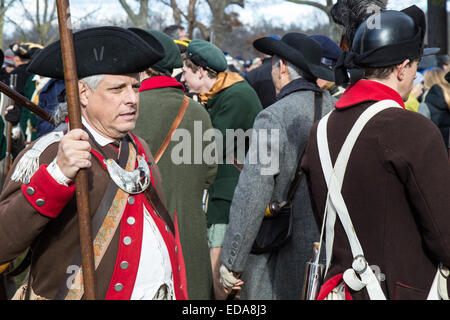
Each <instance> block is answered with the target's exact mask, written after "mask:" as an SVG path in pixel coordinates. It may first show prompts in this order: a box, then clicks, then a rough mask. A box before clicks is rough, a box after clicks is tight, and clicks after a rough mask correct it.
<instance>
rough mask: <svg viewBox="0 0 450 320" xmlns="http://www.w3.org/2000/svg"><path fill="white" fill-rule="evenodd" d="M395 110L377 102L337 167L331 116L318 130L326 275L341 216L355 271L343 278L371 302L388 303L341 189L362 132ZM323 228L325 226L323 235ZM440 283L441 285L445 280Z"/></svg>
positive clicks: (361, 119) (432, 295)
mask: <svg viewBox="0 0 450 320" xmlns="http://www.w3.org/2000/svg"><path fill="white" fill-rule="evenodd" d="M392 107H395V108H401V106H400V105H399V104H398V103H397V102H395V101H393V100H383V101H380V102H378V103H375V104H374V105H372V106H371V107H369V108H368V109H366V110H365V111H364V112H363V113H362V114H361V116H360V117H359V119H358V120H357V121H356V123H355V124H354V126H353V128H352V130H351V131H350V133H349V135H348V136H347V139H346V140H345V142H344V144H343V146H342V149H341V151H340V153H339V155H338V157H337V160H336V163H335V166H334V167H333V165H332V162H331V157H330V151H329V148H328V137H327V124H328V119H329V117H330V114H331V113H329V114H328V115H326V116H325V117H324V118H323V119H322V120H321V121H320V122H319V125H318V129H317V144H318V148H319V156H320V161H321V165H322V170H323V174H324V177H325V181H326V183H327V186H328V195H327V203H326V205H325V212H324V222H323V223H324V225H326V239H325V240H326V241H325V242H326V259H327V266H326V271H325V275H326V273H327V272H328V268H329V266H330V263H331V254H332V249H333V242H334V225H335V222H336V216H338V217H339V219H340V220H341V223H342V225H343V227H344V231H345V233H346V235H347V238H348V240H349V243H350V248H351V251H352V255H353V258H354V261H353V263H352V268H349V269H347V270H346V271H345V272H344V276H343V279H344V281H345V283H346V284H347V285H348V286H349V287H350V288H351V289H352V290H355V291H360V290H362V289H363V288H366V289H367V292H368V294H369V297H370V299H371V300H386V297H385V295H384V293H383V291H382V289H381V286H380V283H379V281H378V279H377V277H376V276H375V274H374V272H373V270H372V268H370V266H369V264H368V262H367V261H366V259H365V257H364V252H363V249H362V247H361V244H360V242H359V240H358V237H357V236H356V231H355V228H354V227H353V224H352V221H351V219H350V215H349V212H348V209H347V206H346V204H345V201H344V198H343V197H342V194H341V189H342V184H343V181H344V176H345V171H346V169H347V163H348V160H349V158H350V154H351V152H352V150H353V146H354V145H355V143H356V140H357V139H358V137H359V135H360V133H361V131H362V130H363V128H364V127H365V125H366V124H367V122H368V121H369V120H370V119H371V118H372V117H374V116H375V115H377V114H378V113H379V112H381V111H383V110H386V109H387V108H392ZM324 225H323V226H322V234H323V229H324ZM320 242H321V243H322V235H321V238H320ZM358 275H359V277H358ZM439 277H440V272H439V270H438V273H437V275H436V278H435V281H434V282H433V286H432V288H431V291H430V295H429V296H428V299H440V296H439V294H438V290H437V288H438V283H439V281H438V278H439ZM440 283H442V281H441V282H440Z"/></svg>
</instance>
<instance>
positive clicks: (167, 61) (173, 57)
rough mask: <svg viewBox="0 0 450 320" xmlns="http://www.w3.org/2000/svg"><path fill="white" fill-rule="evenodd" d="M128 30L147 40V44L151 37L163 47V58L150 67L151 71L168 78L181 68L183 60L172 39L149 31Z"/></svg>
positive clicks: (161, 33)
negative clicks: (174, 70) (165, 75)
mask: <svg viewBox="0 0 450 320" xmlns="http://www.w3.org/2000/svg"><path fill="white" fill-rule="evenodd" d="M130 30H131V31H133V32H135V33H137V34H138V35H139V36H140V37H141V38H143V39H144V40H147V41H148V42H151V40H152V37H151V36H153V37H154V38H156V39H157V40H158V41H159V42H160V43H161V45H162V46H163V48H164V51H165V55H164V58H163V59H162V60H159V61H158V62H157V63H155V64H154V65H152V66H151V68H152V69H154V70H156V71H159V72H162V73H165V74H167V75H168V76H170V75H172V72H173V69H177V68H182V67H183V59H182V58H181V54H180V50H179V49H178V46H177V45H176V44H175V42H174V41H173V39H172V38H171V37H169V36H168V35H167V34H165V33H163V32H161V31H157V30H151V29H145V30H142V29H137V28H130ZM148 34H150V35H151V36H148Z"/></svg>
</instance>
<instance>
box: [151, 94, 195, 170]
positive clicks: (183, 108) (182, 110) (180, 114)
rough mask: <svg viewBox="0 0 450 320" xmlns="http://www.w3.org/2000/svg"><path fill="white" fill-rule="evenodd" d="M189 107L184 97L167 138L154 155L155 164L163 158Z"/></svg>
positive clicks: (186, 98)
mask: <svg viewBox="0 0 450 320" xmlns="http://www.w3.org/2000/svg"><path fill="white" fill-rule="evenodd" d="M188 105H189V98H188V97H187V96H186V95H185V96H184V97H183V103H182V104H181V108H180V111H178V114H177V117H176V118H175V120H174V121H173V123H172V127H171V128H170V130H169V132H168V133H167V136H166V137H165V139H164V140H163V143H162V144H161V146H160V147H159V150H158V152H156V155H155V163H158V162H159V160H160V159H161V157H162V156H163V154H164V152H165V151H166V149H167V147H168V146H169V143H170V141H171V139H172V135H173V133H174V132H175V130H176V129H177V128H178V126H179V125H180V123H181V120H183V117H184V114H185V113H186V109H187V107H188Z"/></svg>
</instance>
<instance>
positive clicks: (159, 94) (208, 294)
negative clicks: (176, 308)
mask: <svg viewBox="0 0 450 320" xmlns="http://www.w3.org/2000/svg"><path fill="white" fill-rule="evenodd" d="M182 101H183V91H182V90H181V89H180V88H177V87H164V88H158V89H150V90H146V91H142V92H141V93H140V108H139V119H138V121H137V123H136V129H135V130H134V131H133V132H134V133H135V134H137V135H138V136H140V137H142V138H144V139H145V141H146V142H147V143H148V145H149V146H150V150H151V152H152V153H153V155H155V154H156V152H157V150H158V149H159V147H160V146H161V144H162V142H163V140H164V138H165V137H166V135H167V133H168V132H169V129H170V127H171V126H172V123H173V121H174V120H175V117H176V116H177V114H178V111H179V109H180V107H181V104H182ZM194 123H195V124H196V127H197V130H199V131H198V132H199V134H200V138H198V137H195V141H194ZM211 128H212V125H211V120H210V118H209V115H208V113H207V112H206V110H205V108H204V107H203V106H202V105H200V104H199V103H197V102H195V101H193V100H190V103H189V106H188V108H187V110H186V114H185V116H184V118H183V120H182V121H181V123H180V125H179V127H178V129H177V131H176V132H175V134H174V136H173V138H172V140H174V139H175V138H177V136H178V133H180V135H181V137H180V136H178V138H179V140H177V141H172V142H171V143H170V144H169V146H168V148H167V149H166V151H165V153H164V155H163V156H162V158H161V160H160V161H159V163H158V167H159V170H160V173H161V177H162V186H163V192H164V195H165V198H166V200H167V206H168V209H169V212H170V214H171V216H172V218H174V213H175V210H176V213H177V220H178V228H179V232H180V241H181V245H182V250H183V256H184V261H185V264H186V277H187V286H188V288H187V289H188V296H189V299H196V300H206V299H212V298H213V282H212V274H211V262H210V257H209V247H208V242H207V235H206V216H205V213H204V212H203V208H202V198H203V192H204V190H205V189H208V188H209V187H210V186H211V184H212V183H213V181H214V178H215V175H216V171H217V165H216V164H212V165H207V164H205V163H203V161H200V164H194V160H195V159H194V152H195V150H196V149H195V148H201V150H203V149H204V147H205V145H207V144H208V142H203V141H202V136H203V132H204V131H205V130H208V129H211ZM178 138H177V139H178ZM195 143H197V145H195ZM209 143H210V142H209ZM182 146H186V148H185V149H183V150H181V151H180V147H182ZM189 146H191V150H188V149H189ZM197 150H198V149H197ZM183 152H184V154H183ZM189 152H190V153H191V156H190V157H189ZM172 153H173V157H172ZM181 156H184V160H185V163H182V164H178V162H179V160H180V159H179V158H180V157H181ZM173 160H174V161H173ZM197 160H198V159H197ZM200 160H201V159H200ZM197 163H198V161H197Z"/></svg>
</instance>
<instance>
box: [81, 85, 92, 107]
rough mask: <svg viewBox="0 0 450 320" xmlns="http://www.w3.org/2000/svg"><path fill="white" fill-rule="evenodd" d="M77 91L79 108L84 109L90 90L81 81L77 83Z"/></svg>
mask: <svg viewBox="0 0 450 320" xmlns="http://www.w3.org/2000/svg"><path fill="white" fill-rule="evenodd" d="M78 91H79V94H80V104H81V107H86V106H87V105H88V101H89V94H90V89H89V87H88V86H87V84H85V83H84V82H82V81H78Z"/></svg>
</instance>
